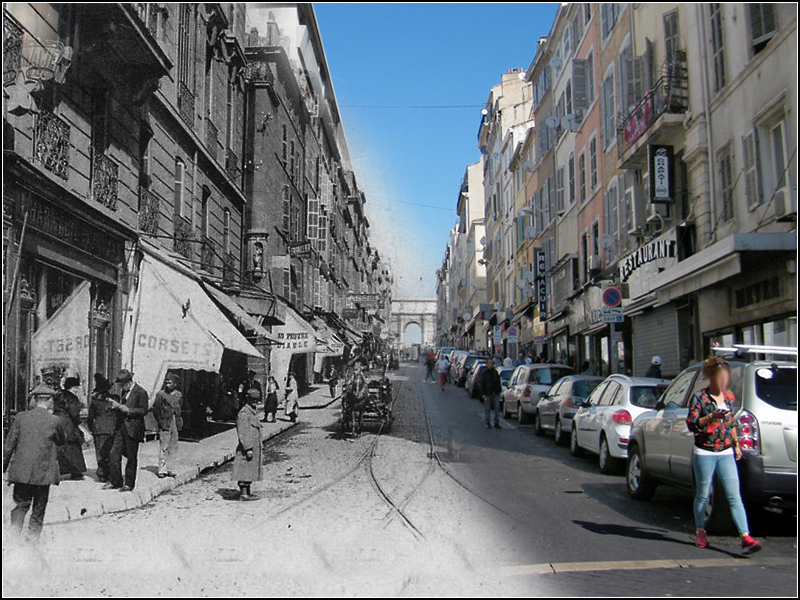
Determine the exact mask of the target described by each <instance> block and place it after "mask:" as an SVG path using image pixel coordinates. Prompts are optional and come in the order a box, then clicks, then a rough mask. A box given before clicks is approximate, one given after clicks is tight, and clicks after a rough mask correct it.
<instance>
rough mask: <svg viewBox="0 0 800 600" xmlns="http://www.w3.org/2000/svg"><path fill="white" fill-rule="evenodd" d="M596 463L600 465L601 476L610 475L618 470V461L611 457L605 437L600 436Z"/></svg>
mask: <svg viewBox="0 0 800 600" xmlns="http://www.w3.org/2000/svg"><path fill="white" fill-rule="evenodd" d="M597 457H598V458H597V462H598V463H599V465H600V472H601V473H602V474H603V475H611V474H612V473H616V472H617V470H618V469H619V461H618V460H617V459H616V458H614V457H613V456H611V449H610V448H609V447H608V439H607V438H606V436H605V435H602V436H600V449H599V452H598V453H597Z"/></svg>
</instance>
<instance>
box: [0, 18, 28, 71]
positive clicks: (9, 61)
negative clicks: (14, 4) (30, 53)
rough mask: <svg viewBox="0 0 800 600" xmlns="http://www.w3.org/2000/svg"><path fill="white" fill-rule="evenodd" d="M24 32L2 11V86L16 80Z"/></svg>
mask: <svg viewBox="0 0 800 600" xmlns="http://www.w3.org/2000/svg"><path fill="white" fill-rule="evenodd" d="M23 38H24V32H23V31H22V27H20V26H19V23H17V22H16V20H14V19H13V18H12V17H11V16H10V15H7V14H6V12H5V10H4V11H3V86H6V85H11V84H12V83H14V82H15V81H16V80H17V73H18V72H19V67H20V58H21V57H22V40H23Z"/></svg>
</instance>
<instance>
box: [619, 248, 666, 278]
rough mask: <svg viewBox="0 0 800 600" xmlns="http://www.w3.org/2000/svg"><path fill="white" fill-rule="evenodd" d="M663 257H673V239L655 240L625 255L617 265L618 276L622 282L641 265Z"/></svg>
mask: <svg viewBox="0 0 800 600" xmlns="http://www.w3.org/2000/svg"><path fill="white" fill-rule="evenodd" d="M663 258H675V240H655V241H652V242H650V243H649V244H645V245H644V246H642V247H641V248H639V249H638V250H637V251H636V252H634V253H633V254H630V255H629V256H627V257H626V258H625V260H623V261H622V264H621V265H620V267H619V278H620V280H621V281H622V282H623V283H624V282H626V281H628V278H629V277H630V276H631V274H632V273H633V272H634V271H635V270H636V269H638V268H639V267H641V266H642V265H646V264H647V263H650V262H653V261H654V260H660V259H663Z"/></svg>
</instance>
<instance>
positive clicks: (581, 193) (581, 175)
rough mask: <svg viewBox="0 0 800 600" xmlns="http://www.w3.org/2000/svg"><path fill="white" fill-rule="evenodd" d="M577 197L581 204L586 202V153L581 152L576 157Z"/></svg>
mask: <svg viewBox="0 0 800 600" xmlns="http://www.w3.org/2000/svg"><path fill="white" fill-rule="evenodd" d="M578 199H579V200H580V201H581V204H583V203H584V202H586V153H585V152H581V154H580V156H579V157H578Z"/></svg>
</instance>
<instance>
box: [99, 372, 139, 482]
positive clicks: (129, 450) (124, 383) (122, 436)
mask: <svg viewBox="0 0 800 600" xmlns="http://www.w3.org/2000/svg"><path fill="white" fill-rule="evenodd" d="M116 383H117V384H119V386H120V389H121V390H122V393H121V394H120V402H117V401H115V400H112V402H111V406H113V407H114V409H115V410H117V411H118V412H119V413H120V417H121V418H120V424H119V426H118V427H117V431H116V432H115V433H114V441H113V442H112V444H111V456H110V457H109V478H108V479H109V482H108V483H107V484H106V485H104V486H103V489H118V490H119V491H121V492H130V491H131V490H133V488H134V487H135V486H136V472H137V471H138V469H139V444H141V443H142V442H143V441H144V417H145V415H146V414H147V413H148V411H149V410H150V398H149V396H148V394H147V392H146V391H145V389H144V388H143V387H142V386H140V385H139V384H138V383H135V382H134V381H133V373H131V372H130V371H129V370H127V369H122V370H121V371H120V372H119V374H118V375H117V379H116ZM123 456H124V457H125V458H126V459H127V461H126V463H125V475H124V478H123V474H122V457H123Z"/></svg>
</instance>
